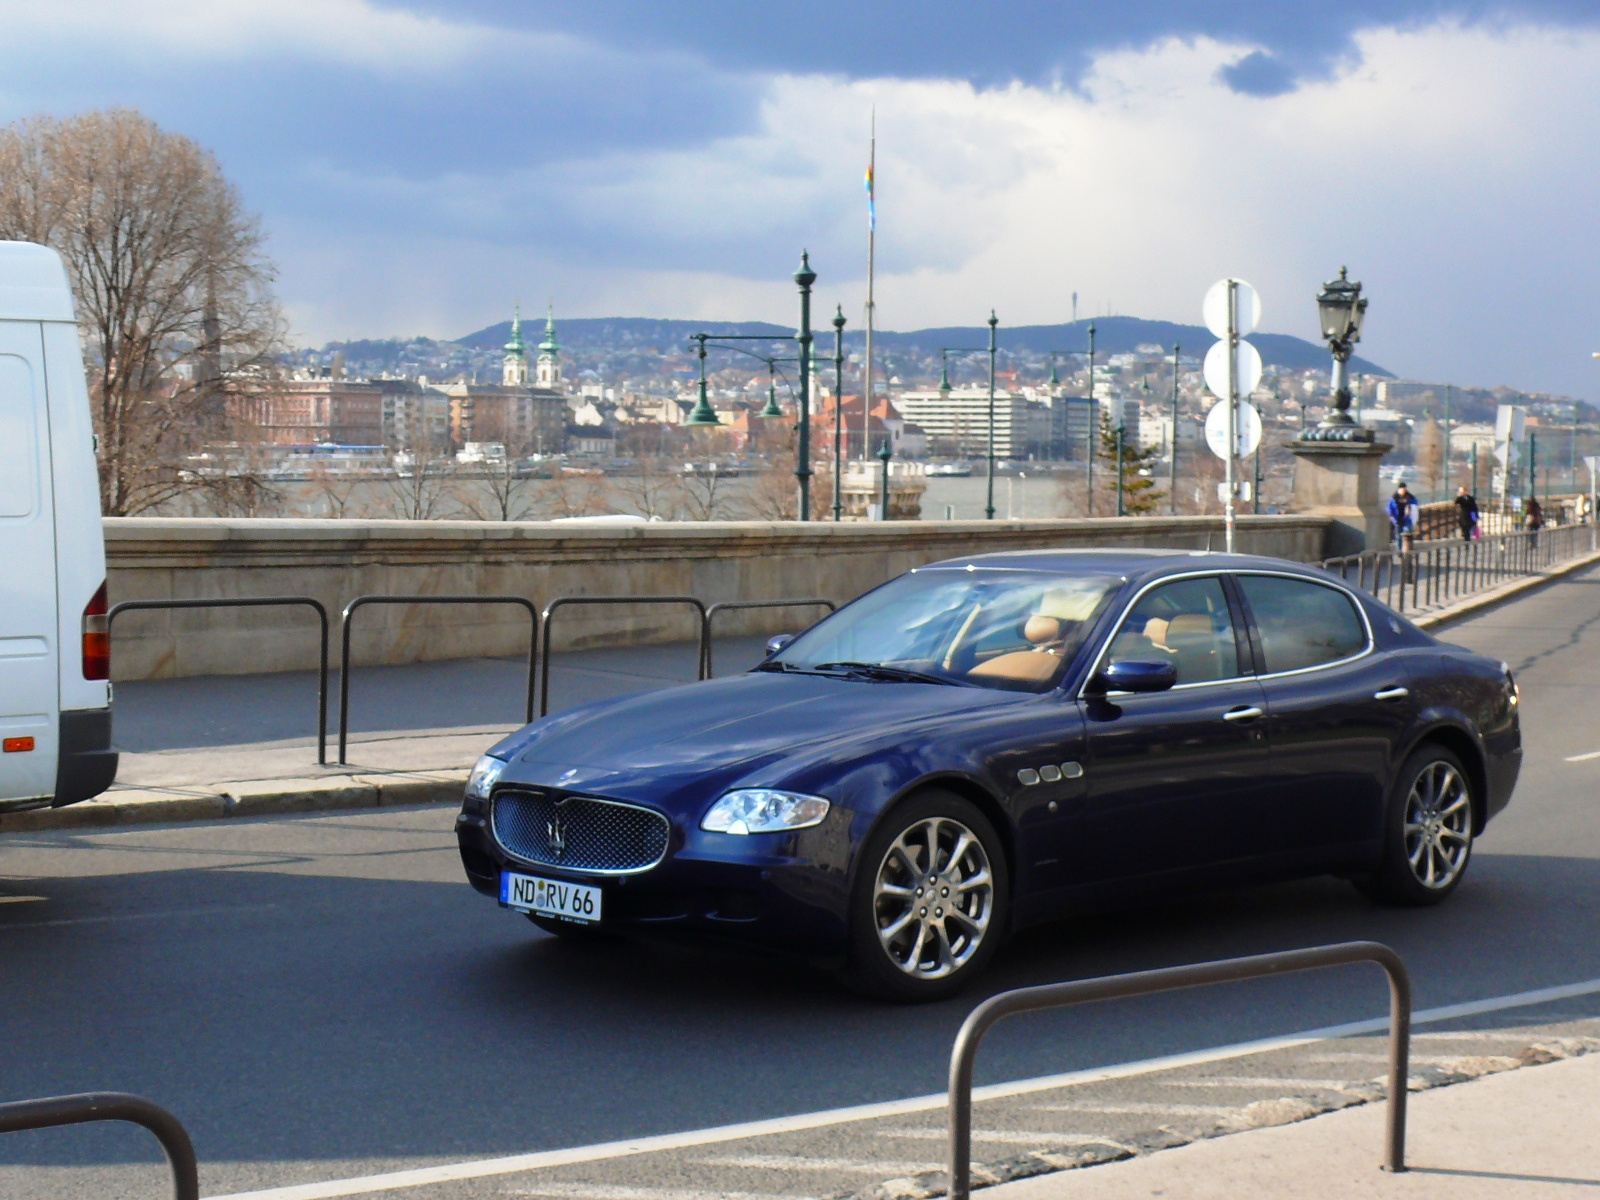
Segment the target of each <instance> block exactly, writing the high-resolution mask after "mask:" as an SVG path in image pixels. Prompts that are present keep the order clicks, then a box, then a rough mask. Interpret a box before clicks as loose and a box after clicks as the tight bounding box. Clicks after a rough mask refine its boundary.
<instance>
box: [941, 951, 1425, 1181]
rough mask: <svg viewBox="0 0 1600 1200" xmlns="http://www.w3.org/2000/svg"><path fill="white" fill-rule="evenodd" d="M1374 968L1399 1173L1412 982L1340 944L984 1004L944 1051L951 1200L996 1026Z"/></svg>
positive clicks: (1390, 1163)
mask: <svg viewBox="0 0 1600 1200" xmlns="http://www.w3.org/2000/svg"><path fill="white" fill-rule="evenodd" d="M1364 962H1370V963H1376V964H1377V965H1378V966H1380V967H1382V968H1383V970H1384V972H1385V974H1387V975H1388V977H1389V1084H1388V1093H1387V1100H1388V1112H1387V1114H1386V1115H1387V1117H1388V1121H1387V1123H1386V1126H1385V1139H1384V1162H1383V1165H1384V1168H1385V1169H1386V1170H1389V1171H1404V1170H1405V1169H1406V1080H1407V1075H1408V1062H1409V1057H1410V1045H1411V976H1410V975H1409V973H1408V972H1407V971H1406V965H1405V963H1404V962H1402V961H1401V960H1400V956H1399V955H1398V954H1396V953H1395V952H1394V951H1393V950H1391V949H1390V948H1389V947H1388V946H1385V945H1382V944H1381V943H1378V942H1341V943H1339V944H1337V945H1332V946H1312V947H1309V948H1307V949H1305V950H1285V951H1281V952H1279V953H1276V954H1254V955H1251V956H1249V957H1248V958H1229V959H1223V960H1222V961H1220V962H1209V963H1196V964H1194V965H1192V966H1184V967H1164V968H1162V969H1160V970H1156V971H1136V972H1134V973H1133V974H1130V975H1107V976H1103V977H1101V978H1098V979H1079V980H1075V981H1073V982H1071V983H1051V984H1045V985H1044V986H1042V987H1028V988H1017V989H1016V990H1014V991H1009V992H1001V993H1000V994H999V995H997V996H991V997H989V999H987V1000H985V1001H984V1002H983V1003H982V1004H980V1005H978V1007H977V1008H975V1009H973V1010H972V1012H971V1014H970V1015H969V1016H968V1017H967V1019H966V1021H965V1022H963V1023H962V1026H961V1032H959V1033H958V1034H956V1040H955V1045H954V1046H952V1047H951V1050H950V1157H949V1164H950V1189H949V1197H950V1200H970V1197H971V1194H972V1067H973V1063H974V1061H975V1060H976V1059H977V1056H978V1043H979V1042H980V1041H981V1040H982V1039H983V1035H984V1034H986V1033H988V1032H989V1030H990V1029H991V1028H992V1027H993V1026H994V1025H995V1024H997V1023H998V1022H1000V1021H1002V1020H1004V1019H1005V1018H1006V1017H1012V1016H1016V1015H1017V1014H1018V1013H1025V1012H1039V1011H1041V1010H1044V1009H1050V1008H1065V1007H1068V1006H1070V1005H1074V1004H1086V1003H1088V1002H1089V1001H1092V1000H1125V999H1129V998H1131V997H1134V996H1150V995H1154V994H1156V993H1158V992H1171V991H1177V990H1179V989H1181V988H1192V987H1206V986H1209V985H1211V984H1216V983H1235V982H1238V981H1241V980H1246V979H1263V978H1267V977H1269V976H1274V975H1287V974H1291V973H1294V972H1298V971H1314V970H1319V969H1322V968H1325V967H1344V966H1350V965H1352V964H1355V963H1364Z"/></svg>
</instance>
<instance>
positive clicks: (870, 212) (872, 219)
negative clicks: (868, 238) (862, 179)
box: [867, 161, 878, 232]
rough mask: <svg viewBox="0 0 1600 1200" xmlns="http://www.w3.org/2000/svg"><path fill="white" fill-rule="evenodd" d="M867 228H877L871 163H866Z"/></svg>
mask: <svg viewBox="0 0 1600 1200" xmlns="http://www.w3.org/2000/svg"><path fill="white" fill-rule="evenodd" d="M867 228H868V229H869V230H871V231H874V232H876V230H877V228H878V202H877V199H876V198H875V197H874V196H873V194H872V163H871V162H870V161H869V162H868V163H867Z"/></svg>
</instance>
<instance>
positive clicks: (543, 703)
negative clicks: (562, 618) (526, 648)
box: [528, 596, 710, 721]
mask: <svg viewBox="0 0 1600 1200" xmlns="http://www.w3.org/2000/svg"><path fill="white" fill-rule="evenodd" d="M574 604H688V605H691V606H693V608H694V609H695V611H696V612H698V613H699V614H700V653H699V655H698V656H697V658H696V662H697V663H698V664H699V674H698V675H697V676H696V678H698V679H704V678H705V677H706V675H705V669H706V663H707V662H708V661H709V655H708V654H707V651H706V643H707V641H708V634H709V629H710V625H709V623H708V622H707V620H706V606H705V602H704V601H702V600H701V599H700V598H699V597H697V596H557V597H556V598H555V599H554V600H552V601H550V603H549V604H546V605H545V606H544V614H543V616H542V618H541V621H542V623H543V625H544V664H543V665H544V669H543V670H542V671H541V672H540V675H539V715H540V716H541V717H542V716H545V715H547V714H548V713H549V712H550V617H551V615H552V614H554V613H555V611H556V610H557V609H560V608H567V607H569V606H571V605H574ZM528 720H530V721H531V720H533V717H532V715H531V714H530V715H529V717H528Z"/></svg>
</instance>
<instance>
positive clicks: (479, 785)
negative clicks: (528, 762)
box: [467, 754, 506, 800]
mask: <svg viewBox="0 0 1600 1200" xmlns="http://www.w3.org/2000/svg"><path fill="white" fill-rule="evenodd" d="M505 769H506V761H505V759H503V758H496V757H495V756H494V755H492V754H485V755H484V756H483V757H482V758H480V759H479V760H478V762H477V764H476V765H475V766H474V767H473V768H472V774H471V775H469V776H467V799H469V800H487V799H488V798H489V792H490V790H491V789H492V788H493V787H494V785H495V783H496V782H498V781H499V779H500V776H501V774H502V773H503V772H504V771H505Z"/></svg>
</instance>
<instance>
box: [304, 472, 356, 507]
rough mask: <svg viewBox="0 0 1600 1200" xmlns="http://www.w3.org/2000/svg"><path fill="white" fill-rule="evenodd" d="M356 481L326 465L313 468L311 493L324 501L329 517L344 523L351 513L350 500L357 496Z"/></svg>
mask: <svg viewBox="0 0 1600 1200" xmlns="http://www.w3.org/2000/svg"><path fill="white" fill-rule="evenodd" d="M355 490H356V480H354V479H351V478H350V477H349V476H347V475H343V474H341V473H339V472H337V471H334V470H332V469H331V468H330V467H329V466H328V465H327V464H326V463H320V462H319V463H317V464H315V465H314V466H313V467H312V468H311V492H312V494H313V495H314V496H318V497H320V498H321V499H322V503H323V505H324V506H325V507H326V508H327V510H328V516H330V517H332V518H333V519H334V520H336V521H342V520H343V519H344V518H345V516H346V515H347V514H348V513H349V511H350V500H351V497H352V496H354V495H355Z"/></svg>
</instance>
